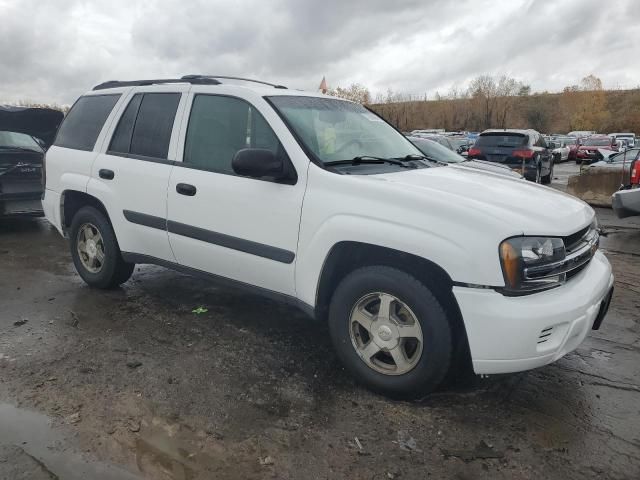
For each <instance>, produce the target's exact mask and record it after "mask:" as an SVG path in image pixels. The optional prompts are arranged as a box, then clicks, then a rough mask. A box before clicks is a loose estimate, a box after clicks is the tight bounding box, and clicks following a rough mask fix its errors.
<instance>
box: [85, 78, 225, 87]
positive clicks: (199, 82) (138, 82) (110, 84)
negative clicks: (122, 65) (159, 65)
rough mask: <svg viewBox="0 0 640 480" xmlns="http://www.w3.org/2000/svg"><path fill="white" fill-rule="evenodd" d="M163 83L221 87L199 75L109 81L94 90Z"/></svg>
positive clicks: (216, 81)
mask: <svg viewBox="0 0 640 480" xmlns="http://www.w3.org/2000/svg"><path fill="white" fill-rule="evenodd" d="M162 83H191V84H194V85H220V83H221V82H220V81H218V80H216V79H215V78H212V77H204V76H199V75H187V76H185V77H182V78H160V79H156V80H128V81H123V82H121V81H118V80H109V81H108V82H104V83H101V84H100V85H96V86H95V87H93V89H94V90H104V89H107V88H117V87H141V86H145V85H159V84H162Z"/></svg>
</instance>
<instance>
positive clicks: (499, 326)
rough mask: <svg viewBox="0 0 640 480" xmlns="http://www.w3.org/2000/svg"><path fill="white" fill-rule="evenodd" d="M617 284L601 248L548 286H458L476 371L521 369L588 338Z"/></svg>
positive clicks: (552, 357) (548, 360) (563, 352)
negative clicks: (510, 292) (513, 289)
mask: <svg viewBox="0 0 640 480" xmlns="http://www.w3.org/2000/svg"><path fill="white" fill-rule="evenodd" d="M612 287H613V274H612V273H611V265H610V264H609V261H608V260H607V258H606V257H605V256H604V254H603V253H602V252H600V251H598V252H596V254H595V256H594V257H593V259H592V260H591V262H590V263H589V266H588V267H586V268H585V269H584V270H583V271H582V272H580V273H579V274H577V275H576V276H575V277H573V278H572V279H571V280H570V281H569V282H568V283H567V284H565V285H563V286H561V287H558V288H555V289H552V290H547V291H545V292H540V293H535V294H532V295H527V296H521V297H506V296H504V295H502V294H501V293H499V292H496V291H494V290H488V289H478V288H467V287H454V289H453V293H454V295H455V297H456V300H457V301H458V305H459V307H460V311H461V312H462V317H463V319H464V324H465V327H466V330H467V338H468V340H469V348H470V350H471V359H472V362H473V369H474V371H475V372H476V373H477V374H494V373H509V372H519V371H522V370H529V369H532V368H536V367H540V366H543V365H547V364H549V363H551V362H554V361H556V360H558V359H559V358H560V357H562V356H564V355H566V354H567V353H569V352H570V351H572V350H574V349H575V348H576V347H578V345H580V344H581V343H582V341H583V340H584V339H585V337H586V336H587V334H588V333H589V330H591V328H592V327H593V324H594V322H595V321H596V318H597V317H598V313H599V312H600V306H601V303H602V302H603V300H606V298H607V295H608V293H609V292H610V290H611V288H612Z"/></svg>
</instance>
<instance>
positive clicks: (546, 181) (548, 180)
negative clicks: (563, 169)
mask: <svg viewBox="0 0 640 480" xmlns="http://www.w3.org/2000/svg"><path fill="white" fill-rule="evenodd" d="M553 166H554V162H553V160H552V161H551V165H550V166H549V174H548V175H544V176H543V177H542V178H541V180H542V181H541V183H542V184H543V185H549V184H550V183H551V180H553Z"/></svg>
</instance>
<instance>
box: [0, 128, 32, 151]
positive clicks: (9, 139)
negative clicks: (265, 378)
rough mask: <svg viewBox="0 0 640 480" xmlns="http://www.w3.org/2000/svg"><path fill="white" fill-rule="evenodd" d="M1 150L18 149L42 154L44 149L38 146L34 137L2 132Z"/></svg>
mask: <svg viewBox="0 0 640 480" xmlns="http://www.w3.org/2000/svg"><path fill="white" fill-rule="evenodd" d="M0 148H18V149H27V150H34V151H36V152H41V151H42V147H41V146H40V145H38V142H36V141H35V140H34V139H33V137H32V136H30V135H26V134H24V133H17V132H6V131H2V130H0Z"/></svg>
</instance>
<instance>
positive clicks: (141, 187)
mask: <svg viewBox="0 0 640 480" xmlns="http://www.w3.org/2000/svg"><path fill="white" fill-rule="evenodd" d="M188 90H189V86H188V85H171V86H168V85H167V86H154V87H153V90H152V91H144V90H143V89H140V88H138V89H134V90H132V91H131V92H130V94H129V97H128V98H127V101H126V102H125V105H126V107H123V108H122V112H121V115H120V116H119V119H118V120H117V121H115V122H114V125H112V128H111V130H112V132H113V133H112V134H109V135H108V136H107V138H106V140H105V142H104V145H103V146H102V149H101V152H100V154H99V155H98V156H97V157H96V160H95V161H94V163H93V167H92V178H91V180H90V181H89V185H88V188H87V191H88V192H89V193H90V194H92V195H94V196H96V197H97V198H98V199H100V201H102V203H103V204H104V205H105V207H106V209H107V211H108V212H109V216H110V219H111V222H112V224H113V227H114V230H115V233H116V237H117V239H118V243H119V246H120V250H122V252H124V253H125V254H127V253H128V254H142V255H146V256H149V257H153V258H158V259H162V260H166V261H175V258H174V256H173V252H172V251H171V247H170V245H169V239H168V235H167V231H166V216H167V184H168V182H169V175H170V173H171V169H172V168H173V160H174V159H175V155H176V146H177V139H178V134H177V133H176V134H175V135H173V132H174V131H176V132H177V130H178V129H177V128H176V129H174V124H175V123H176V122H178V121H179V120H181V118H182V115H181V113H182V109H184V106H185V104H186V94H187V92H188ZM183 97H184V98H183Z"/></svg>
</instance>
